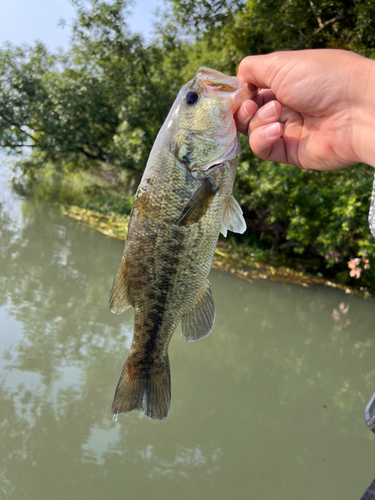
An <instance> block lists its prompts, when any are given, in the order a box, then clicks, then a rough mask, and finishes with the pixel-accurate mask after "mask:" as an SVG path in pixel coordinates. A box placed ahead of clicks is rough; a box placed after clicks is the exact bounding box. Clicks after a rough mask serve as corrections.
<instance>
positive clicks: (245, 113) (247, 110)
mask: <svg viewBox="0 0 375 500" xmlns="http://www.w3.org/2000/svg"><path fill="white" fill-rule="evenodd" d="M257 111H258V106H257V105H256V104H255V102H254V101H250V100H247V101H244V102H243V103H242V104H241V106H240V107H239V108H238V110H237V113H236V114H235V117H234V118H235V121H236V125H237V129H238V131H239V132H241V134H244V135H247V131H248V128H249V122H250V120H251V118H252V117H253V116H254V114H255V113H256V112H257Z"/></svg>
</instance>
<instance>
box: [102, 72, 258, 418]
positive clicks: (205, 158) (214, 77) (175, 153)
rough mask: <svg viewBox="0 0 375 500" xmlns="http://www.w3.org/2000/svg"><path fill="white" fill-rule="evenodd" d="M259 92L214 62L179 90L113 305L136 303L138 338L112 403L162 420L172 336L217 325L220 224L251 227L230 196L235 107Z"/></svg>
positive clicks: (199, 333)
mask: <svg viewBox="0 0 375 500" xmlns="http://www.w3.org/2000/svg"><path fill="white" fill-rule="evenodd" d="M250 94H251V91H250V89H249V87H248V86H247V85H245V84H243V83H242V82H241V81H240V80H239V79H238V78H235V77H228V76H226V75H224V74H222V73H219V72H217V71H214V70H210V69H208V68H200V70H199V71H198V72H197V75H196V77H195V78H194V79H193V80H192V81H190V82H189V83H188V84H186V85H185V86H184V87H183V88H182V89H181V91H180V93H179V95H178V97H177V99H176V101H175V103H174V105H173V106H172V109H171V111H170V113H169V115H168V117H167V119H166V121H165V123H164V125H163V127H162V128H161V130H160V132H159V134H158V137H157V139H156V141H155V144H154V146H153V149H152V151H151V154H150V157H149V160H148V162H147V166H146V169H145V172H144V175H143V177H142V180H141V183H140V185H139V187H138V190H137V193H136V196H135V200H134V204H133V207H132V212H131V216H130V222H129V227H128V234H127V238H126V243H125V250H124V253H123V257H122V262H121V264H120V267H119V270H118V273H117V275H116V277H115V280H114V283H113V287H112V291H111V296H110V308H111V311H112V312H114V313H121V312H123V311H124V310H125V309H127V308H128V307H130V306H133V307H134V309H135V324H134V336H133V342H132V347H131V349H130V353H129V356H128V358H127V360H126V362H125V365H124V368H123V371H122V374H121V377H120V380H119V382H118V385H117V388H116V393H115V398H114V401H113V405H112V412H113V413H114V414H115V415H117V414H118V413H127V412H130V411H133V410H140V411H143V412H144V413H145V414H146V415H147V416H149V417H151V418H157V419H163V418H165V417H166V416H167V415H168V413H169V408H170V398H171V382H170V368H169V359H168V345H169V342H170V339H171V337H172V335H173V333H174V331H175V329H176V327H177V325H178V323H179V322H180V321H181V330H182V336H183V337H184V338H185V339H186V340H188V341H195V340H199V339H201V338H203V337H205V336H207V335H208V334H209V333H210V331H211V330H212V327H213V324H214V319H215V306H214V301H213V297H212V293H211V290H210V287H209V282H208V280H207V276H208V274H209V272H210V269H211V265H212V260H213V256H214V251H215V247H216V243H217V240H218V237H219V233H220V231H221V232H222V233H223V234H224V235H225V236H226V231H227V230H228V229H229V230H232V231H236V232H243V231H244V230H245V229H246V225H245V222H244V220H243V216H242V211H241V208H240V207H239V205H238V204H237V202H236V201H235V199H234V198H233V196H232V189H233V184H234V179H235V174H236V168H237V156H238V153H239V151H240V146H239V140H238V134H237V130H236V126H235V123H234V118H233V114H234V112H235V111H236V109H237V108H238V106H239V104H240V103H241V102H242V101H243V100H244V99H246V98H248V97H249V96H250Z"/></svg>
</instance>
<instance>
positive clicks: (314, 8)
mask: <svg viewBox="0 0 375 500" xmlns="http://www.w3.org/2000/svg"><path fill="white" fill-rule="evenodd" d="M309 4H310V5H311V8H312V10H313V12H314V14H315V15H316V19H317V21H318V24H319V28H320V29H323V28H324V26H323V23H322V20H321V18H320V16H319V15H318V14H317V13H316V7H315V5H314V4H313V2H312V0H309Z"/></svg>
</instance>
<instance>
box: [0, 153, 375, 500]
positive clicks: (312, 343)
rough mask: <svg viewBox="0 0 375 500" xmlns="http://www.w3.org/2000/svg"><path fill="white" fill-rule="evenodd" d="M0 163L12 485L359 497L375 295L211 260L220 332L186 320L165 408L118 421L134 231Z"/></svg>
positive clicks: (4, 374) (368, 445) (1, 350)
mask: <svg viewBox="0 0 375 500" xmlns="http://www.w3.org/2000/svg"><path fill="white" fill-rule="evenodd" d="M1 161H3V163H2V165H1V167H0V498H7V499H12V500H13V499H16V500H22V499H33V500H34V499H38V500H51V499H53V500H66V499H69V500H75V499H77V500H78V499H79V500H86V499H90V500H94V499H98V500H99V499H103V498H111V499H112V500H117V499H118V500H120V499H124V498H125V499H127V498H138V499H145V498H148V497H150V498H151V497H152V498H155V499H163V500H172V499H173V500H176V499H179V500H187V499H189V500H191V499H192V498H193V499H196V500H200V499H206V498H215V499H217V500H224V499H228V498H232V497H233V498H239V499H242V498H254V499H255V498H267V499H277V500H294V499H295V500H297V499H298V500H300V499H303V500H313V499H314V500H315V499H316V500H318V499H319V500H322V499H324V500H325V499H330V500H333V499H337V500H357V499H358V500H359V498H360V497H361V495H362V493H363V491H364V490H365V489H366V488H367V486H368V485H369V484H370V482H371V480H372V479H373V477H374V475H375V436H373V435H372V434H371V432H370V431H369V430H368V429H367V427H366V425H365V423H364V420H363V410H364V407H365V405H366V403H367V401H368V400H369V398H370V396H371V395H372V393H373V392H374V390H375V363H374V359H375V343H374V340H375V339H374V337H375V336H374V325H375V304H374V303H373V302H371V301H367V300H364V299H361V298H359V297H353V296H349V295H346V294H345V293H343V292H341V291H337V290H334V289H328V288H324V287H311V288H304V287H299V286H296V285H289V284H285V283H276V282H268V281H266V280H259V281H254V282H253V283H248V282H246V281H243V280H240V279H239V278H236V277H234V276H232V275H228V274H222V273H220V272H218V271H212V272H211V274H210V281H211V283H212V291H213V295H214V299H215V303H216V310H217V316H216V322H215V327H214V330H213V331H212V333H211V334H210V335H209V337H207V338H206V339H203V340H201V341H199V342H196V343H187V342H185V341H184V340H183V339H182V337H181V336H180V334H179V333H178V331H176V333H175V334H174V336H173V338H172V341H171V345H170V349H169V354H170V362H171V373H172V402H171V412H170V415H169V417H168V418H167V419H166V420H163V421H154V420H151V419H149V418H147V417H145V416H144V415H143V414H141V413H138V412H133V413H131V414H128V415H119V417H118V421H117V423H115V422H113V420H112V414H111V411H110V409H111V403H112V399H113V394H114V390H115V387H116V384H117V381H118V378H119V376H120V372H121V369H122V365H123V362H124V360H125V358H126V356H127V353H128V350H129V347H130V344H131V339H132V330H133V312H132V310H128V311H126V312H125V313H124V314H122V315H120V316H116V315H113V314H111V313H110V312H109V309H108V295H109V291H110V288H111V284H112V280H113V277H114V275H115V272H116V270H117V266H118V264H119V260H120V258H121V255H122V251H123V243H122V242H118V241H116V240H111V239H109V238H108V237H106V236H104V235H102V234H100V233H98V232H96V231H95V230H93V229H90V228H88V227H85V226H84V225H82V224H81V223H79V222H76V221H74V220H72V219H69V218H67V217H64V216H62V215H61V213H60V211H59V209H57V208H54V207H50V206H45V205H37V204H35V203H33V202H32V201H30V200H27V199H23V198H22V197H21V196H19V195H17V194H16V193H14V192H13V191H12V190H11V186H10V180H9V179H10V176H11V172H10V171H9V168H8V167H7V166H6V165H5V164H4V160H1Z"/></svg>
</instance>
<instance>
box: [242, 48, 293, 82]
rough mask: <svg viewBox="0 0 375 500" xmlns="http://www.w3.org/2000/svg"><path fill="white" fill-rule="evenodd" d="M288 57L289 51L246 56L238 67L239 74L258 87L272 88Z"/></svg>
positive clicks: (245, 80)
mask: <svg viewBox="0 0 375 500" xmlns="http://www.w3.org/2000/svg"><path fill="white" fill-rule="evenodd" d="M289 54H290V52H289ZM287 58H288V52H273V53H271V54H265V55H261V56H248V57H245V58H244V59H243V60H242V61H241V64H240V66H239V68H238V73H237V76H238V78H240V79H241V80H242V81H244V82H246V83H251V84H253V85H255V86H256V87H258V88H262V89H270V88H271V85H272V82H273V80H274V78H275V76H276V75H277V73H278V72H279V71H280V70H281V69H282V68H283V66H284V64H285V60H286V59H287Z"/></svg>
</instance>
